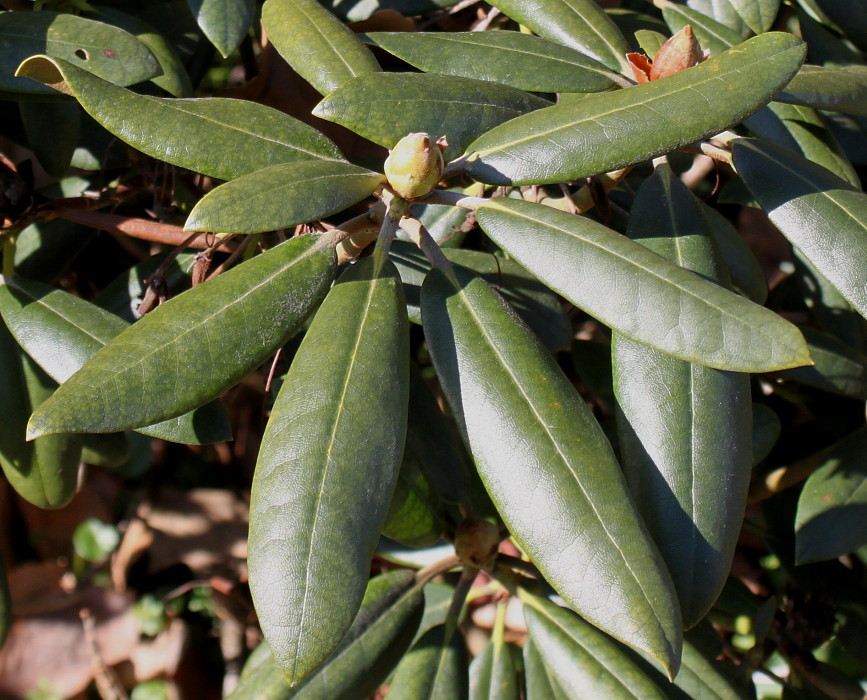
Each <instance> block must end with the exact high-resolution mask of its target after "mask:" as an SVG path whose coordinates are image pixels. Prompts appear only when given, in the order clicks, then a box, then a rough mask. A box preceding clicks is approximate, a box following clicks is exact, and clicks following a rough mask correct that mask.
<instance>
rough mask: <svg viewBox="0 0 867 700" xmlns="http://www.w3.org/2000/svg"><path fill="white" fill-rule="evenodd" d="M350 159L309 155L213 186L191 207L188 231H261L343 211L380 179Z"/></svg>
mask: <svg viewBox="0 0 867 700" xmlns="http://www.w3.org/2000/svg"><path fill="white" fill-rule="evenodd" d="M382 181H383V176H382V175H380V174H379V173H375V172H372V171H371V170H367V169H366V168H361V167H359V166H357V165H352V164H351V163H341V162H339V161H331V160H309V161H304V162H300V163H281V164H280V165H272V166H271V167H270V168H265V169H263V170H257V171H256V172H253V173H250V174H249V175H244V176H242V177H239V178H238V179H237V180H232V181H231V182H227V183H226V184H224V185H221V186H220V187H217V188H216V189H214V190H211V191H210V192H209V193H208V194H206V195H205V196H204V197H203V198H202V199H200V200H199V203H198V204H196V206H195V207H194V208H193V211H192V212H190V216H189V218H187V222H186V224H184V228H185V229H186V230H188V231H219V232H221V233H259V232H261V231H273V230H275V229H278V228H290V227H292V226H295V225H296V224H303V223H307V222H308V221H313V220H314V219H322V218H324V217H326V216H330V215H331V214H336V213H337V212H339V211H343V210H344V209H346V208H347V207H349V206H352V205H353V204H355V203H356V202H360V201H361V200H362V199H364V198H365V197H368V196H370V195H371V194H372V193H373V191H374V190H375V189H376V188H377V187H379V186H380V185H381V184H382Z"/></svg>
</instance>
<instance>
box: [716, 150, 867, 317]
mask: <svg viewBox="0 0 867 700" xmlns="http://www.w3.org/2000/svg"><path fill="white" fill-rule="evenodd" d="M733 154H734V159H735V167H736V168H737V170H738V174H739V175H740V176H741V178H742V179H743V180H744V182H745V183H746V185H747V187H749V188H750V191H751V192H752V193H753V195H754V196H755V197H756V199H758V200H759V202H760V204H761V205H762V208H763V209H764V210H765V211H766V212H767V214H768V216H769V217H770V219H771V221H772V222H773V223H774V225H775V226H776V227H777V228H778V229H779V230H780V231H781V232H782V234H783V235H784V236H785V237H786V238H788V239H789V241H791V243H792V244H793V245H795V246H797V247H798V249H799V250H800V251H801V253H803V255H804V256H805V257H806V258H807V259H809V260H810V262H811V263H812V264H813V265H814V266H815V267H816V269H818V270H819V272H821V273H822V274H823V275H824V276H825V277H826V278H827V279H828V280H829V281H830V282H831V284H833V285H834V286H835V287H836V288H837V289H838V290H839V292H840V293H841V294H842V295H843V296H844V297H845V298H846V299H847V300H848V301H849V302H850V303H851V304H852V305H853V306H854V307H855V308H856V309H857V310H858V311H859V312H860V313H861V315H862V316H867V195H864V194H863V193H862V192H859V191H856V190H855V188H853V187H852V186H851V185H850V184H849V183H847V182H846V181H845V180H841V179H840V178H838V177H837V176H836V175H834V174H833V173H831V172H829V171H828V170H826V169H825V168H822V167H820V166H818V165H815V164H814V163H812V162H810V161H808V160H806V159H805V158H802V157H800V156H798V155H796V154H794V153H792V152H790V151H787V150H785V149H783V148H780V147H779V146H775V145H773V144H770V143H763V142H761V141H755V140H752V139H738V141H737V142H736V143H735V144H734V148H733Z"/></svg>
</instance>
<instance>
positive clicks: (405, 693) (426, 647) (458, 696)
mask: <svg viewBox="0 0 867 700" xmlns="http://www.w3.org/2000/svg"><path fill="white" fill-rule="evenodd" d="M468 697H469V690H468V681H467V648H466V644H465V643H464V637H463V635H462V634H461V633H460V632H455V633H454V634H453V635H452V637H451V639H450V640H449V641H448V642H446V639H445V625H437V626H436V627H433V628H432V629H430V630H428V631H427V632H425V634H424V635H422V637H421V639H419V640H418V641H417V642H416V643H415V644H413V646H412V649H410V650H409V653H408V654H406V656H404V657H403V659H402V660H401V662H400V663H399V664H398V666H397V671H396V672H395V674H394V677H393V678H392V680H391V684H390V685H389V688H388V694H387V695H386V696H385V700H419V698H425V700H428V699H429V700H467V698H468Z"/></svg>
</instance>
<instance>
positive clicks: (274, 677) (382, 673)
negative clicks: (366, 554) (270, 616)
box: [229, 570, 424, 700]
mask: <svg viewBox="0 0 867 700" xmlns="http://www.w3.org/2000/svg"><path fill="white" fill-rule="evenodd" d="M423 602H424V598H423V596H422V594H421V588H420V587H418V586H417V585H415V577H414V576H413V575H412V573H411V572H409V571H405V570H401V571H393V572H390V573H387V574H383V575H382V576H377V577H376V578H373V579H371V580H370V582H369V583H368V584H367V590H366V591H365V593H364V599H363V600H362V601H361V608H360V609H359V611H358V615H356V616H355V620H354V621H353V623H352V626H351V627H350V628H349V632H347V633H346V636H345V637H344V638H343V640H342V641H341V643H340V646H339V647H338V648H337V649H336V650H335V651H334V653H333V654H332V655H331V656H330V657H329V658H328V659H327V660H326V661H325V663H324V664H323V665H322V666H321V667H320V668H319V669H318V670H317V671H316V672H314V673H313V674H312V675H311V676H308V677H307V679H306V680H305V681H304V682H302V683H301V684H300V685H299V686H297V687H295V688H291V687H290V686H289V684H288V683H287V682H286V679H285V677H284V676H283V672H282V671H281V670H280V668H279V667H278V666H277V665H276V664H275V663H274V661H273V658H272V657H271V654H270V652H269V651H268V650H267V649H264V650H263V651H262V652H259V650H258V649H257V650H256V652H254V653H257V652H258V653H259V654H261V657H260V658H258V659H257V660H256V663H255V665H254V666H253V667H252V668H250V669H249V670H248V666H250V665H251V661H248V663H247V665H246V666H245V667H244V671H243V673H242V675H241V684H240V685H239V686H238V688H236V689H235V691H234V692H233V693H232V694H231V695H230V696H229V700H289V699H290V698H291V699H292V700H355V698H359V697H367V696H368V695H371V694H372V693H373V692H374V691H375V690H376V688H377V686H379V684H380V683H382V681H384V680H385V678H386V676H387V675H388V673H389V672H390V671H391V669H392V668H394V666H395V665H397V662H398V660H399V659H400V657H401V656H402V655H403V653H404V652H405V651H406V649H407V648H408V647H409V645H410V642H411V641H412V637H413V634H414V632H415V630H416V628H417V627H418V624H419V619H420V618H421V613H422V605H423ZM263 644H264V643H263ZM264 646H265V647H267V644H264Z"/></svg>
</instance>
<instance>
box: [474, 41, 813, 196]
mask: <svg viewBox="0 0 867 700" xmlns="http://www.w3.org/2000/svg"><path fill="white" fill-rule="evenodd" d="M804 52H805V45H804V44H803V42H801V40H800V39H798V38H796V37H794V36H792V35H791V34H783V33H779V32H774V33H770V34H763V35H762V36H759V37H756V38H754V39H751V40H749V41H747V42H745V43H744V44H742V45H740V46H738V47H736V48H734V49H730V50H729V51H726V52H725V53H724V54H721V55H720V56H717V57H716V58H712V59H710V60H708V61H705V62H704V63H702V64H700V65H698V66H696V67H694V68H690V69H688V70H684V71H681V72H680V73H676V74H675V75H672V76H669V77H667V78H663V79H661V80H654V81H652V82H649V83H645V84H643V85H637V86H635V87H632V88H628V89H625V90H618V91H616V92H613V93H602V94H598V95H590V96H588V97H586V98H584V99H582V100H579V101H577V102H572V103H567V104H562V105H555V106H553V107H548V108H546V109H544V110H540V111H539V112H537V113H534V114H532V115H525V116H522V117H518V118H516V119H513V120H511V121H509V122H506V123H505V124H502V125H501V126H498V127H495V128H494V129H492V130H491V131H488V132H487V133H485V134H484V135H483V136H481V137H479V138H478V139H476V140H475V141H474V142H473V143H471V144H470V145H469V146H468V147H467V149H466V153H467V161H466V163H465V164H464V168H465V169H466V170H467V172H469V173H470V175H472V176H473V177H475V178H476V179H479V180H481V181H482V182H487V183H490V184H495V185H523V184H544V183H556V182H561V181H564V180H575V179H578V178H581V177H586V176H589V175H596V174H598V173H602V172H608V171H611V170H615V169H617V168H621V167H623V166H626V165H631V164H633V163H637V162H639V161H642V160H646V159H648V158H651V157H653V156H657V155H660V154H662V153H667V152H668V151H672V150H674V149H676V148H680V147H681V146H684V145H686V144H689V143H692V142H694V141H697V140H699V139H702V138H705V137H706V136H709V135H711V134H714V133H717V132H719V131H722V130H723V129H727V128H729V127H730V126H733V125H734V124H737V123H738V122H740V121H741V120H742V119H744V118H745V117H747V116H749V115H750V114H752V113H753V112H755V111H756V110H757V109H758V108H759V107H761V106H762V105H764V104H766V103H767V102H769V101H770V99H771V98H772V97H773V96H774V95H775V94H776V93H777V92H778V91H779V90H780V88H782V87H783V86H784V85H785V84H786V83H787V82H788V81H789V79H790V78H791V77H792V75H794V73H795V71H797V69H798V68H799V67H800V65H801V62H802V61H803V60H804ZM648 125H653V128H648Z"/></svg>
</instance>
